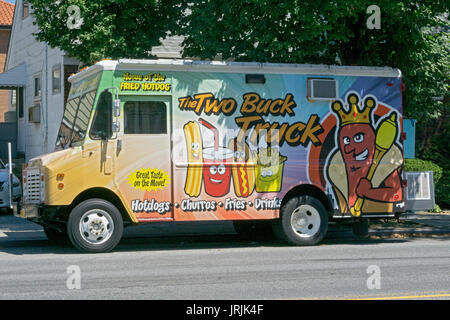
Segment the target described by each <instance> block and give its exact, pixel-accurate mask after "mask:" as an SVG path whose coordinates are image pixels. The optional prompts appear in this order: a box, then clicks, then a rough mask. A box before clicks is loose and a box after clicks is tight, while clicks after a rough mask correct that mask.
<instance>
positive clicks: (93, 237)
mask: <svg viewBox="0 0 450 320" xmlns="http://www.w3.org/2000/svg"><path fill="white" fill-rule="evenodd" d="M67 233H68V236H69V239H70V241H71V242H72V244H73V245H74V246H75V247H76V248H77V249H78V250H80V251H82V252H90V253H99V252H109V251H111V250H112V249H114V247H115V246H116V245H117V244H118V243H119V241H120V239H121V238H122V234H123V220H122V216H121V214H120V212H119V210H118V209H117V208H116V207H115V206H114V205H113V204H111V203H110V202H108V201H105V200H103V199H89V200H85V201H83V202H81V203H79V204H78V205H77V206H76V207H75V208H73V210H72V212H71V213H70V216H69V221H68V223H67Z"/></svg>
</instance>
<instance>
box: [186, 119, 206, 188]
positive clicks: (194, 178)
mask: <svg viewBox="0 0 450 320" xmlns="http://www.w3.org/2000/svg"><path fill="white" fill-rule="evenodd" d="M183 129H184V135H185V138H186V148H187V154H188V168H187V175H186V184H185V186H184V192H185V193H186V194H187V195H189V196H191V197H198V196H199V195H200V190H201V188H202V180H203V171H202V169H203V168H202V167H203V165H202V163H203V144H202V136H201V133H200V127H199V124H198V123H197V122H195V121H189V122H188V123H186V124H185V125H184V128H183Z"/></svg>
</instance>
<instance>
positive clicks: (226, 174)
mask: <svg viewBox="0 0 450 320" xmlns="http://www.w3.org/2000/svg"><path fill="white" fill-rule="evenodd" d="M198 121H199V122H200V123H201V124H202V125H204V126H205V127H207V128H208V129H210V130H211V131H212V132H213V133H214V147H210V148H204V149H203V177H204V180H205V192H206V193H207V194H209V195H210V196H213V197H222V196H224V195H226V194H227V193H228V192H229V191H230V182H231V167H232V164H233V151H232V150H230V149H228V148H224V147H219V131H218V130H217V128H216V127H214V126H213V125H212V124H211V123H209V122H207V121H206V120H203V119H199V120H198Z"/></svg>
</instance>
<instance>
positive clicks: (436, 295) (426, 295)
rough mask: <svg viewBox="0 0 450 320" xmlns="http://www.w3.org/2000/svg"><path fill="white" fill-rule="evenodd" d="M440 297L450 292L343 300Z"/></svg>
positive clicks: (448, 294)
mask: <svg viewBox="0 0 450 320" xmlns="http://www.w3.org/2000/svg"><path fill="white" fill-rule="evenodd" d="M442 297H450V293H443V294H425V295H417V296H391V297H373V298H353V299H345V300H397V299H398V300H403V299H405V300H406V299H422V298H442Z"/></svg>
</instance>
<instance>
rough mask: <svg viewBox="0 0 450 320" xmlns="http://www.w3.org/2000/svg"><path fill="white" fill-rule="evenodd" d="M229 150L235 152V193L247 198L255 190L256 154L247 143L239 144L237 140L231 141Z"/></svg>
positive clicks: (233, 170) (233, 169)
mask: <svg viewBox="0 0 450 320" xmlns="http://www.w3.org/2000/svg"><path fill="white" fill-rule="evenodd" d="M228 149H231V150H233V152H234V153H233V167H232V172H233V184H234V193H235V194H236V196H238V197H243V198H246V197H248V196H250V195H251V194H252V193H253V190H254V189H255V164H256V154H255V153H254V152H252V151H251V150H250V148H249V146H248V144H247V143H246V142H242V143H238V140H237V138H235V139H232V140H230V142H229V143H228Z"/></svg>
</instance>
